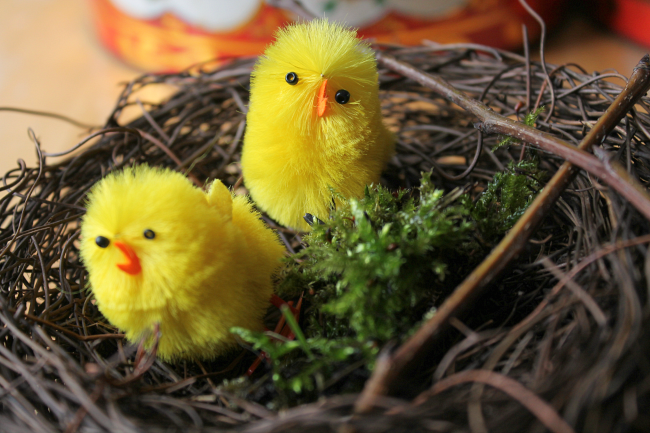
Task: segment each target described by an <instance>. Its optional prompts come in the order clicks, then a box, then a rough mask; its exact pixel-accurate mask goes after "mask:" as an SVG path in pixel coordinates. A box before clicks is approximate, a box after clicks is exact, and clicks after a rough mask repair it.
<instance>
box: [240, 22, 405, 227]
mask: <svg viewBox="0 0 650 433" xmlns="http://www.w3.org/2000/svg"><path fill="white" fill-rule="evenodd" d="M251 80H252V81H251V93H250V105H249V110H248V115H247V127H246V135H245V138H244V147H243V151H242V161H241V162H242V172H243V175H244V182H245V185H246V187H247V188H248V189H249V191H250V193H251V196H252V198H253V200H254V201H255V203H256V204H257V206H258V207H259V208H260V209H262V210H264V211H265V212H267V213H268V214H269V216H271V217H272V218H273V219H275V220H276V221H278V222H279V223H281V224H283V225H286V226H290V227H294V228H299V229H303V230H308V229H309V226H308V225H307V224H306V223H305V221H304V220H303V216H304V215H305V213H311V214H312V215H315V216H317V217H319V218H321V219H325V218H327V217H328V215H329V211H330V207H331V206H332V200H333V198H332V194H331V192H330V187H331V188H334V190H335V191H337V192H338V193H340V194H341V195H343V196H344V197H359V196H361V195H363V191H364V187H365V186H366V185H369V184H371V183H377V182H378V181H379V177H380V174H381V171H382V170H383V169H384V167H385V166H386V163H387V162H388V160H389V159H390V158H391V156H392V155H393V152H394V146H395V144H394V143H395V139H394V136H393V135H392V134H391V133H390V132H389V131H388V130H387V129H386V127H385V126H384V124H383V122H382V116H381V109H380V103H379V96H378V90H379V84H378V75H377V65H376V62H375V59H374V55H373V52H372V50H371V49H370V46H369V44H368V43H367V42H364V41H362V40H361V39H359V38H357V37H356V32H355V31H354V30H350V29H347V28H345V27H343V26H341V25H339V24H336V23H331V22H328V21H327V20H324V19H320V20H314V21H310V22H307V23H299V24H294V25H290V26H288V27H285V28H283V29H280V30H279V31H278V33H277V35H276V41H275V42H274V43H273V44H272V45H270V46H269V47H268V48H267V49H266V52H265V53H264V55H263V56H262V57H260V60H259V61H258V63H257V64H256V66H255V69H254V71H253V73H252V78H251Z"/></svg>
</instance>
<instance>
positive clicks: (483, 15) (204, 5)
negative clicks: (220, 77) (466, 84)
mask: <svg viewBox="0 0 650 433" xmlns="http://www.w3.org/2000/svg"><path fill="white" fill-rule="evenodd" d="M89 1H90V5H91V11H92V13H93V18H94V22H95V28H96V30H97V33H98V35H99V39H100V40H101V42H102V43H103V44H104V45H105V46H106V47H107V48H108V49H109V50H110V51H111V52H113V53H114V54H115V55H116V56H117V57H119V58H121V59H122V60H124V61H125V62H127V63H130V64H131V65H134V66H136V67H138V68H141V69H144V70H147V71H159V72H160V71H165V72H167V71H178V70H180V69H183V68H186V67H188V66H190V65H192V64H195V63H199V62H204V61H208V60H210V59H215V58H221V59H224V58H232V57H233V56H248V55H258V54H260V53H262V52H263V51H264V48H265V47H266V46H267V45H268V44H269V43H271V42H272V41H273V34H274V32H275V30H276V29H277V28H278V27H280V26H283V25H286V24H287V23H290V22H292V21H294V20H295V19H296V18H297V16H296V15H295V14H294V13H292V12H291V11H289V10H282V9H279V8H277V7H273V6H271V5H270V4H269V3H268V2H265V1H264V0H238V1H233V0H157V1H151V0H89ZM275 3H277V2H275ZM299 3H300V4H301V5H302V7H303V9H304V10H306V11H308V12H309V13H310V14H313V15H315V16H327V17H329V18H330V19H332V20H335V21H342V22H345V23H347V24H348V25H350V26H352V27H356V28H358V31H359V35H360V36H362V37H366V38H372V39H373V40H375V41H377V42H384V43H396V44H404V45H418V44H421V43H422V40H424V39H429V40H432V41H434V42H438V43H454V42H464V43H468V42H474V43H480V44H484V45H489V46H492V47H496V48H505V49H517V48H519V47H520V46H521V43H522V31H521V25H522V24H526V25H527V26H528V29H529V34H530V37H531V40H534V39H535V38H537V37H538V35H539V25H537V24H536V22H535V21H534V19H533V18H532V17H531V16H530V15H529V14H528V13H527V12H526V11H525V10H524V8H523V7H522V6H521V5H520V4H519V1H518V0H300V2H299ZM528 4H529V5H530V6H531V7H532V8H533V9H535V10H536V11H537V12H538V13H539V15H540V16H541V17H542V18H543V19H544V20H545V22H546V24H547V25H548V26H551V25H553V24H554V23H555V22H556V21H558V19H559V18H560V17H561V16H562V14H563V12H564V5H565V4H566V0H528Z"/></svg>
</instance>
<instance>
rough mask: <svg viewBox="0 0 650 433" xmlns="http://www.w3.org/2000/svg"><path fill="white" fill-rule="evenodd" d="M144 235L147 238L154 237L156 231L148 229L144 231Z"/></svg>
mask: <svg viewBox="0 0 650 433" xmlns="http://www.w3.org/2000/svg"><path fill="white" fill-rule="evenodd" d="M144 237H145V238H147V239H153V238H155V237H156V233H154V231H153V230H149V229H147V230H145V231H144Z"/></svg>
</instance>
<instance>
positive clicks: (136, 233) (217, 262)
mask: <svg viewBox="0 0 650 433" xmlns="http://www.w3.org/2000/svg"><path fill="white" fill-rule="evenodd" d="M283 254H284V247H283V246H282V245H281V244H280V242H279V240H278V238H277V236H276V235H275V233H273V232H272V231H271V230H270V229H269V228H267V227H266V226H265V225H264V223H263V222H262V220H260V219H259V215H258V214H257V213H256V212H255V211H254V210H253V209H252V206H251V204H250V203H249V202H248V199H247V198H245V197H233V196H232V195H231V193H230V191H228V189H227V188H226V187H225V186H224V185H223V184H222V183H221V181H219V180H215V181H214V182H212V184H211V185H210V187H209V190H208V192H207V193H206V192H204V191H202V190H200V189H198V188H196V187H194V186H193V185H192V184H191V183H190V181H189V180H188V179H187V178H185V177H184V176H183V175H182V174H180V173H177V172H174V171H171V170H167V169H159V168H150V167H148V166H146V165H143V166H138V167H135V168H127V169H125V170H123V171H120V172H116V173H111V174H109V175H108V176H107V177H105V178H104V179H102V180H101V181H99V182H98V183H97V184H96V185H95V186H94V187H93V188H92V190H91V191H90V193H89V196H88V202H87V212H86V215H85V216H84V218H83V221H82V228H81V258H82V260H83V262H84V264H85V266H86V268H87V269H88V273H89V280H90V289H91V290H92V293H93V294H94V296H95V298H96V300H97V306H98V307H99V310H100V311H101V312H102V314H104V316H105V317H106V318H107V319H108V320H109V321H110V322H111V323H112V324H113V325H115V326H116V327H118V328H120V329H122V330H124V331H125V333H126V337H127V338H128V339H129V340H131V341H137V340H139V339H141V338H143V337H145V336H146V335H147V334H148V333H149V332H150V331H151V330H152V329H153V328H154V325H155V324H156V323H159V324H160V331H161V338H160V341H159V347H158V355H159V357H161V358H162V359H165V360H169V361H174V360H178V359H211V358H214V357H216V356H218V355H221V354H223V353H225V352H226V351H228V350H229V349H230V348H232V347H233V345H234V344H235V339H234V337H233V335H232V334H230V332H229V331H228V330H229V328H230V327H232V326H241V327H244V328H249V329H253V330H261V329H262V328H263V325H262V319H263V316H264V314H265V312H266V309H267V307H268V306H269V305H270V304H269V301H270V298H271V295H272V293H273V288H272V282H271V275H272V273H273V272H274V271H275V270H277V268H278V266H279V264H280V261H279V260H280V258H281V257H282V255H283Z"/></svg>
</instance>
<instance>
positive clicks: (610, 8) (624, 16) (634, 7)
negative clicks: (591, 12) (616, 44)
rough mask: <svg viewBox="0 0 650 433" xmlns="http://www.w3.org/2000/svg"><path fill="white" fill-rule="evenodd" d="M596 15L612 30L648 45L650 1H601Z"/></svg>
mask: <svg viewBox="0 0 650 433" xmlns="http://www.w3.org/2000/svg"><path fill="white" fill-rule="evenodd" d="M598 15H599V18H600V20H601V21H602V22H604V23H605V24H606V25H607V26H608V27H610V28H611V29H612V30H614V31H616V32H617V33H620V34H621V35H623V36H626V37H628V38H630V39H632V40H634V41H636V42H639V43H641V44H644V45H646V46H648V47H650V29H649V27H650V1H647V0H646V1H644V0H606V1H601V2H600V7H599V9H598Z"/></svg>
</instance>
